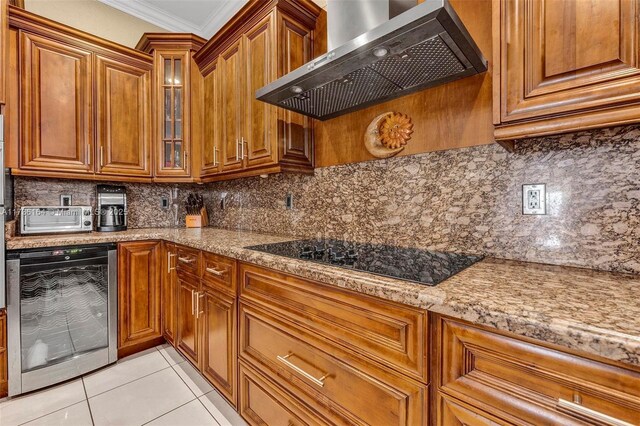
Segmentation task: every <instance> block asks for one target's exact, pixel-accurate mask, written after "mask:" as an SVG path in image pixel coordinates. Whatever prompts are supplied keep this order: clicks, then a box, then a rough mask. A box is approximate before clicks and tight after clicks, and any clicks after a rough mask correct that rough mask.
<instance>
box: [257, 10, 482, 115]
mask: <svg viewBox="0 0 640 426" xmlns="http://www.w3.org/2000/svg"><path fill="white" fill-rule="evenodd" d="M381 50H382V52H383V54H382V55H380V51H381ZM384 53H386V54H384ZM486 70H487V64H486V61H485V60H484V58H483V57H482V54H481V53H480V51H479V50H478V48H477V46H476V45H475V43H474V42H473V40H472V39H471V37H470V36H469V34H468V33H467V31H466V29H465V28H464V26H463V25H462V23H461V22H460V21H459V19H458V17H457V15H455V12H454V11H453V9H451V6H450V5H449V3H448V2H447V0H427V1H425V2H424V3H421V4H420V5H418V6H415V7H413V8H411V9H409V10H408V11H406V12H404V13H402V14H400V15H398V16H396V17H395V18H393V19H391V20H389V21H387V22H385V23H384V24H382V25H380V26H378V27H376V28H374V29H372V30H371V31H369V32H367V33H365V34H362V35H361V36H359V37H357V38H355V39H354V40H352V41H350V42H348V43H346V44H344V45H342V46H340V47H338V48H336V49H334V50H332V51H331V52H328V53H327V54H325V55H323V56H321V57H319V58H317V59H316V60H314V61H313V62H311V63H309V64H307V65H305V66H303V67H301V68H298V69H297V70H295V71H293V72H291V73H289V74H287V75H286V76H284V77H282V78H280V79H278V80H276V81H275V82H273V83H271V84H269V85H267V86H265V87H263V88H262V89H260V90H258V92H257V93H256V97H257V99H260V100H262V101H265V102H269V103H271V104H274V105H277V106H280V107H283V108H285V109H288V110H292V111H295V112H299V113H301V114H304V115H307V116H310V117H313V118H316V119H319V120H327V119H330V118H333V117H337V116H339V115H343V114H346V113H348V112H351V111H354V110H357V109H361V108H364V107H367V106H369V105H373V104H376V103H381V102H384V101H387V100H390V99H393V98H397V97H400V96H404V95H407V94H409V93H412V92H415V91H418V90H423V89H426V88H428V87H432V86H437V85H440V84H443V83H446V82H449V81H453V80H457V79H459V78H463V77H467V76H470V75H474V74H477V73H480V72H484V71H486Z"/></svg>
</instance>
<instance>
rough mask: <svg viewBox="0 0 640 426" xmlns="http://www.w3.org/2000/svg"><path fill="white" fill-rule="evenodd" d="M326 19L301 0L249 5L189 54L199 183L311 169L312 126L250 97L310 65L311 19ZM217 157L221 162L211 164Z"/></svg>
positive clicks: (313, 35) (313, 24) (313, 27)
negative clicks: (199, 125)
mask: <svg viewBox="0 0 640 426" xmlns="http://www.w3.org/2000/svg"><path fill="white" fill-rule="evenodd" d="M322 13H325V12H324V11H322V10H321V9H320V8H318V7H317V5H315V4H314V3H313V2H309V1H306V0H279V1H274V2H272V3H270V4H269V6H268V7H264V4H263V3H261V2H258V1H251V2H249V3H248V4H247V5H246V6H245V7H244V8H243V9H242V10H241V11H240V12H238V14H236V16H235V17H234V18H232V19H231V21H230V23H229V24H228V25H227V26H226V27H224V28H223V29H222V30H221V31H220V32H219V33H217V34H216V35H215V36H214V37H213V38H212V39H211V40H209V41H208V42H207V43H206V44H205V45H204V46H203V47H202V49H200V51H198V53H196V54H195V55H194V59H195V60H196V62H197V64H198V66H199V67H200V69H201V71H202V74H203V76H204V99H205V102H204V106H203V108H204V117H205V120H214V121H215V120H216V118H215V110H218V111H220V112H221V116H222V117H223V118H222V120H221V121H222V122H221V123H220V124H221V129H220V132H219V133H215V132H213V131H212V130H213V128H214V126H215V125H213V124H211V123H205V124H204V126H205V129H207V128H208V129H210V130H208V131H207V130H205V132H204V135H205V136H204V137H205V142H204V144H203V146H204V149H205V151H203V152H202V153H201V155H202V156H203V157H206V160H204V159H203V160H201V161H200V162H199V163H200V169H201V179H202V180H203V181H205V182H208V181H215V180H223V179H233V178H236V177H242V176H252V175H259V174H267V173H278V172H283V171H295V172H306V173H310V172H311V171H312V170H313V166H314V159H313V123H312V121H311V120H310V119H308V118H306V117H303V116H301V115H299V114H295V113H291V112H286V111H284V110H281V109H279V108H277V107H275V106H272V105H269V104H266V103H264V102H260V101H258V100H256V99H255V92H256V90H258V89H259V88H261V87H263V86H265V85H266V84H268V83H270V82H271V81H273V80H276V79H277V78H278V77H280V76H282V75H284V74H286V73H288V72H290V71H292V70H294V69H296V68H298V67H300V66H302V65H303V64H304V63H306V62H308V61H309V60H311V59H312V58H313V57H314V55H315V53H314V38H316V37H325V34H324V33H323V34H320V32H318V33H317V32H316V21H317V20H318V18H319V16H320V14H322ZM218 156H219V160H217V158H218Z"/></svg>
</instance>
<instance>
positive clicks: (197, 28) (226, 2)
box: [100, 0, 248, 38]
mask: <svg viewBox="0 0 640 426" xmlns="http://www.w3.org/2000/svg"><path fill="white" fill-rule="evenodd" d="M100 1H101V2H102V3H104V4H107V5H109V6H111V7H114V8H116V9H118V10H121V11H123V12H125V13H128V14H130V15H133V16H135V17H137V18H140V19H142V20H145V21H147V22H151V23H152V24H155V25H157V26H159V27H161V28H164V29H166V30H167V31H171V32H177V33H194V34H197V35H199V36H201V37H204V38H210V37H211V36H212V35H214V34H215V33H216V32H217V31H218V30H219V29H220V28H222V26H223V25H224V24H225V23H227V21H228V20H229V19H230V18H231V17H232V16H233V15H234V14H235V13H236V12H237V11H238V10H240V8H241V7H242V6H244V4H245V3H246V2H247V1H248V0H100Z"/></svg>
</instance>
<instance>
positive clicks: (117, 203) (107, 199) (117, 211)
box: [96, 185, 127, 232]
mask: <svg viewBox="0 0 640 426" xmlns="http://www.w3.org/2000/svg"><path fill="white" fill-rule="evenodd" d="M97 193H98V226H97V227H96V231H98V232H110V231H125V230H126V229H127V191H126V189H125V187H124V186H115V185H98V187H97Z"/></svg>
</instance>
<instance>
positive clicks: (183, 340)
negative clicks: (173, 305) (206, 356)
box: [176, 273, 200, 365]
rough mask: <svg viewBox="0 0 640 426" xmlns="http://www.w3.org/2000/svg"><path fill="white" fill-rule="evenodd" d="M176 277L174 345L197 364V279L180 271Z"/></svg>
mask: <svg viewBox="0 0 640 426" xmlns="http://www.w3.org/2000/svg"><path fill="white" fill-rule="evenodd" d="M177 277H178V297H177V311H176V316H177V327H178V329H177V343H176V347H177V348H178V349H179V350H180V352H182V354H183V355H184V356H186V357H187V358H188V359H189V360H190V361H191V362H192V363H193V364H194V365H199V364H198V361H199V349H200V344H199V342H198V321H197V318H196V315H195V298H196V296H197V294H196V293H197V292H198V285H199V283H198V280H197V279H195V278H192V277H190V276H187V275H183V274H181V273H178V274H177Z"/></svg>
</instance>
